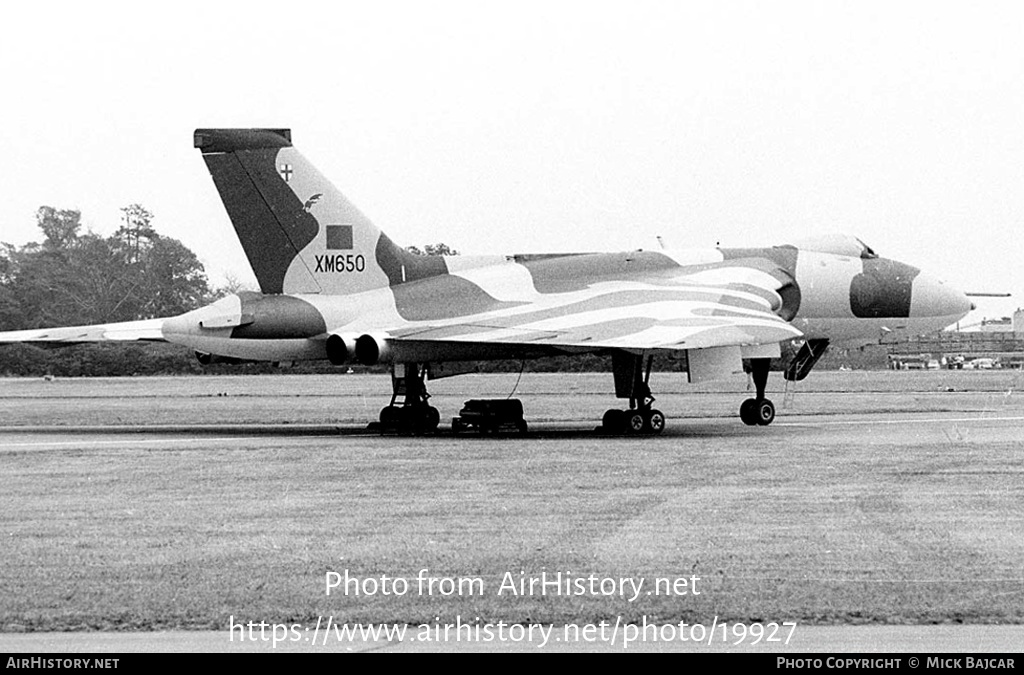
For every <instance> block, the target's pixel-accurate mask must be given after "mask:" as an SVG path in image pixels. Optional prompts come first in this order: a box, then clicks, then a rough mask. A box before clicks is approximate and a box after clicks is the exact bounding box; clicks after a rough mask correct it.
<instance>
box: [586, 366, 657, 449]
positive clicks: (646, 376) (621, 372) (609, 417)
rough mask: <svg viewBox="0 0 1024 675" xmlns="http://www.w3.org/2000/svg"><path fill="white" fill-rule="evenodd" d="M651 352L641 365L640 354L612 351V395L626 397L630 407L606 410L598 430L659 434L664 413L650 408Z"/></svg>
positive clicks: (610, 432)
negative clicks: (645, 362) (645, 361)
mask: <svg viewBox="0 0 1024 675" xmlns="http://www.w3.org/2000/svg"><path fill="white" fill-rule="evenodd" d="M653 359H654V357H653V356H648V357H647V365H646V367H644V357H643V355H642V354H640V355H637V354H630V353H628V352H614V353H613V354H612V373H613V374H614V376H615V396H616V397H617V398H628V399H629V410H614V409H612V410H609V411H607V412H606V413H605V414H604V417H603V418H602V419H601V426H600V427H599V428H598V430H599V431H602V432H604V433H609V434H649V435H650V434H660V433H661V432H662V431H663V430H664V429H665V415H664V414H663V413H662V412H661V411H660V410H655V409H654V408H652V407H651V406H652V404H653V403H654V397H653V396H651V388H650V386H648V382H650V379H651V363H652V361H653Z"/></svg>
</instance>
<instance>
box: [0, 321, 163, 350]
mask: <svg viewBox="0 0 1024 675" xmlns="http://www.w3.org/2000/svg"><path fill="white" fill-rule="evenodd" d="M163 323H164V319H143V320H141V321H124V322H121V323H103V324H97V325H94V326H65V327H63V328H37V329H31V330H13V331H7V332H0V343H11V342H28V343H33V344H41V345H45V346H61V345H73V344H79V343H82V342H133V341H145V342H166V339H165V338H164V335H163V331H162V327H163Z"/></svg>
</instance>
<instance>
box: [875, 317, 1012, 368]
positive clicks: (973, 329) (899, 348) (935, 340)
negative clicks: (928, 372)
mask: <svg viewBox="0 0 1024 675" xmlns="http://www.w3.org/2000/svg"><path fill="white" fill-rule="evenodd" d="M884 346H885V348H886V350H887V351H888V353H889V363H890V367H892V368H900V369H902V368H928V367H933V366H932V363H931V362H932V361H937V362H938V363H939V364H940V366H941V367H945V368H958V369H959V368H971V367H979V368H993V367H994V368H1021V367H1022V366H1024V309H1018V310H1017V311H1016V312H1014V313H1013V317H1003V318H1000V319H984V320H983V321H982V322H981V323H979V324H975V325H973V326H968V327H964V328H962V329H961V330H944V331H939V332H937V333H932V334H930V335H920V336H916V337H911V338H909V339H904V340H899V341H895V342H887V343H884ZM972 362H976V363H972Z"/></svg>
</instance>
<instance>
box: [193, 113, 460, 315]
mask: <svg viewBox="0 0 1024 675" xmlns="http://www.w3.org/2000/svg"><path fill="white" fill-rule="evenodd" d="M195 147H197V148H199V150H201V151H202V153H203V159H204V160H205V161H206V166H207V168H209V170H210V175H211V176H212V177H213V182H214V184H215V185H216V186H217V190H218V192H220V196H221V200H222V201H223V202H224V207H225V208H226V209H227V212H228V216H229V217H230V218H231V223H232V224H233V225H234V227H235V231H236V232H237V233H238V238H239V239H240V240H241V242H242V248H243V249H244V250H245V254H246V256H247V257H248V258H249V264H251V265H252V268H253V272H254V273H255V274H256V279H257V280H258V281H259V284H260V289H261V290H262V291H263V292H264V293H323V294H329V295H341V294H350V293H359V292H362V291H368V290H372V289H375V288H382V287H387V286H389V285H394V284H397V283H402V282H404V281H411V280H413V279H416V278H422V277H426V276H433V275H435V274H444V273H445V272H446V271H447V269H446V266H445V264H444V261H443V260H441V259H433V260H432V259H430V258H425V257H422V256H416V255H413V254H411V253H409V252H408V251H405V250H403V249H401V248H399V247H398V246H396V245H395V244H394V243H392V242H391V240H390V239H389V238H388V237H387V236H386V235H384V234H382V233H381V231H380V230H378V229H377V228H376V227H375V226H374V225H373V223H371V222H370V220H369V219H368V218H367V217H366V216H364V215H363V214H362V213H361V212H360V211H359V209H357V208H356V207H355V206H353V205H352V203H351V202H349V201H348V200H347V199H346V198H345V196H344V195H343V194H341V192H339V191H338V189H337V188H335V187H334V185H332V184H331V182H330V181H328V180H327V179H326V178H324V176H323V175H322V174H321V173H320V172H319V171H317V170H316V168H315V167H314V166H313V165H312V164H310V163H309V162H308V161H307V160H306V158H305V157H303V156H302V155H301V154H300V153H299V152H298V151H297V150H296V149H295V148H293V147H292V143H291V132H290V131H289V130H287V129H197V130H196V132H195Z"/></svg>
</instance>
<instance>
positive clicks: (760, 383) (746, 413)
mask: <svg viewBox="0 0 1024 675" xmlns="http://www.w3.org/2000/svg"><path fill="white" fill-rule="evenodd" d="M771 363H772V361H771V359H751V360H750V373H751V375H752V376H753V378H754V389H755V390H756V395H755V398H748V399H747V400H746V401H744V402H743V404H742V405H741V406H740V419H741V420H743V423H744V424H748V425H750V426H754V425H758V426H762V427H763V426H768V425H769V424H771V423H772V420H774V419H775V404H774V403H772V402H771V401H769V400H768V399H766V398H765V397H764V390H765V387H766V386H767V385H768V368H769V366H771Z"/></svg>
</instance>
